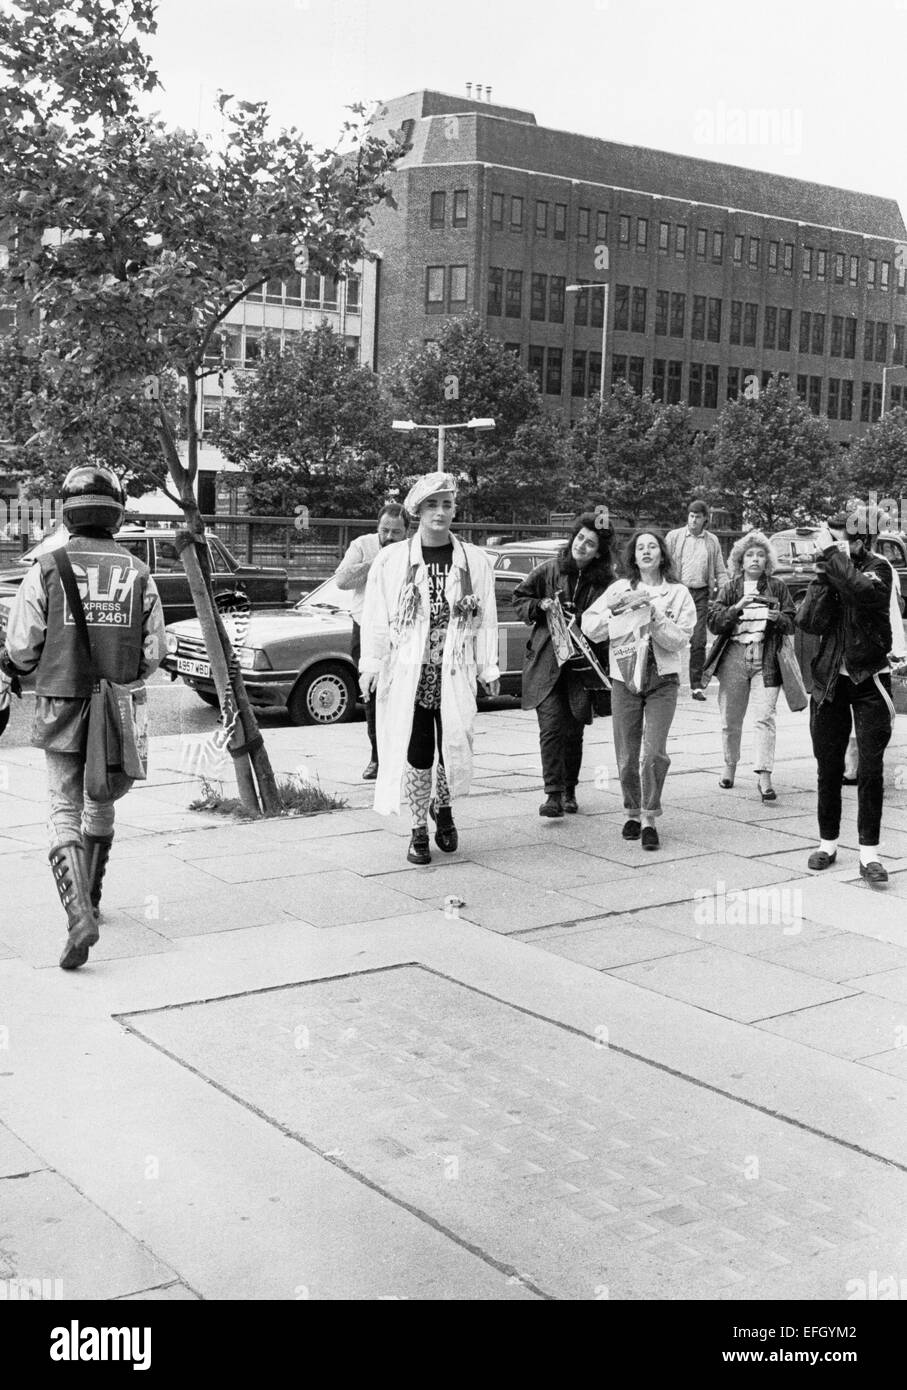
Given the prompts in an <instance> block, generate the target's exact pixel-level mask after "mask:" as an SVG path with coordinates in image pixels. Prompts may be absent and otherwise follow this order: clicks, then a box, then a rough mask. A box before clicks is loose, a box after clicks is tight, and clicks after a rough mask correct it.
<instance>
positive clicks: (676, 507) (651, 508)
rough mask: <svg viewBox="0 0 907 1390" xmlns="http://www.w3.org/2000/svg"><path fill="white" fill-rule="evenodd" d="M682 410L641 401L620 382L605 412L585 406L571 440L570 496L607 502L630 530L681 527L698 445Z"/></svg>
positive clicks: (646, 398)
mask: <svg viewBox="0 0 907 1390" xmlns="http://www.w3.org/2000/svg"><path fill="white" fill-rule="evenodd" d="M690 419H691V412H690V411H689V410H688V409H687V407H686V406H683V405H663V404H661V403H660V402H657V401H655V400H653V398H652V393H651V391H646V392H644V393H643V395H641V396H638V395H637V394H636V392H635V391H634V390H633V388H632V387H631V386H630V385H629V383H628V382H626V381H617V382H616V383H615V385H614V389H613V391H612V394H611V395H610V396H609V397H608V398H607V399H606V400H605V402H604V405H601V403H600V401H599V400H598V398H596V399H594V400H592V401H590V402H589V404H588V405H587V407H586V409H585V410H584V412H583V414H582V415H581V416H580V418H579V419H578V420H577V422H576V425H575V427H574V429H573V435H572V450H573V469H572V486H573V497H574V500H575V503H576V504H577V505H583V504H584V503H587V502H595V503H604V504H606V505H607V507H608V509H609V511H610V513H611V515H612V516H614V517H617V518H619V519H626V520H627V521H628V522H629V523H630V525H633V526H635V525H636V524H637V523H639V522H643V521H652V522H655V523H658V524H660V525H664V526H667V525H672V524H675V525H676V522H677V519H678V518H679V517H680V516H681V514H685V508H686V506H687V503H688V502H689V499H690V490H691V487H693V486H695V481H696V474H697V464H698V460H699V446H698V444H697V442H696V440H695V437H694V435H693V433H692V431H691V428H690Z"/></svg>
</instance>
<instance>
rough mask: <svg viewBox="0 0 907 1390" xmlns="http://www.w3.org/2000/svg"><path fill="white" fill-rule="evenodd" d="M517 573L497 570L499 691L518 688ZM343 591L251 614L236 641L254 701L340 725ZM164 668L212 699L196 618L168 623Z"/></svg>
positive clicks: (348, 686)
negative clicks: (515, 592)
mask: <svg viewBox="0 0 907 1390" xmlns="http://www.w3.org/2000/svg"><path fill="white" fill-rule="evenodd" d="M520 578H521V575H520V574H519V573H517V574H513V575H510V574H501V575H496V576H495V599H496V602H497V610H498V664H499V666H500V668H501V694H502V695H516V696H518V695H519V694H520V691H521V689H522V681H523V657H524V654H525V650H526V642H527V639H528V635H529V630H528V628H527V627H526V626H525V624H523V623H522V622H520V620H519V619H518V618H517V615H516V613H515V611H514V607H513V591H514V589H515V588H516V586H517V584H518V583H519V582H520ZM349 598H350V594H349V591H348V590H343V589H338V588H337V586H336V584H335V583H334V581H333V579H329V580H327V581H326V582H325V583H324V584H321V585H320V586H319V587H318V588H317V589H315V590H314V591H313V592H312V593H311V594H307V595H306V596H305V597H304V598H302V599H300V600H299V602H298V603H297V604H296V606H295V607H294V608H291V609H274V610H269V611H266V612H258V613H253V614H252V617H251V618H250V620H249V625H248V628H247V630H246V633H245V636H244V637H243V640H242V645H239V646H237V647H236V654H237V658H238V660H239V664H240V666H241V667H242V672H243V679H244V681H245V685H246V689H247V691H248V692H249V699H250V700H251V702H252V704H253V705H257V706H258V707H260V708H272V709H285V710H286V712H287V714H288V715H289V717H290V719H291V720H292V722H293V723H294V724H342V723H345V722H346V721H348V720H350V719H352V718H353V715H354V713H355V709H356V702H357V700H358V699H359V694H358V690H359V676H358V672H357V670H356V667H355V665H354V663H353V660H352V658H351V656H350V644H351V640H352V619H351V618H350V615H349V609H348V607H347V605H348V602H349ZM163 667H164V670H166V671H169V672H170V674H171V676H172V677H174V678H176V677H179V678H180V679H182V680H183V681H184V682H185V683H186V685H188V686H189V687H190V688H191V689H192V690H194V691H195V693H196V694H197V695H198V696H199V697H200V698H201V699H202V700H204V701H206V703H207V704H210V705H216V704H217V692H216V690H215V687H214V682H213V680H212V677H211V666H210V663H209V662H208V658H207V654H206V652H205V647H204V642H203V640H202V632H201V627H200V625H199V623H198V620H197V619H196V620H191V621H188V622H179V623H174V624H171V625H170V626H168V628H167V655H166V656H165V658H164V661H163Z"/></svg>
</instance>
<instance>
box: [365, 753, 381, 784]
mask: <svg viewBox="0 0 907 1390" xmlns="http://www.w3.org/2000/svg"><path fill="white" fill-rule="evenodd" d="M377 776H378V764H377V763H376V762H375V759H374V758H372V760H371V762H369V763H368V764H367V766H366V767H365V768H364V769H363V773H362V780H363V782H374V780H375V778H376V777H377Z"/></svg>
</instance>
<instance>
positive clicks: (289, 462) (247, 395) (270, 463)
mask: <svg viewBox="0 0 907 1390" xmlns="http://www.w3.org/2000/svg"><path fill="white" fill-rule="evenodd" d="M389 429H390V419H389V417H388V410H387V406H386V405H385V403H384V401H383V399H382V397H381V394H380V391H379V389H378V379H377V377H376V376H375V375H374V373H373V372H371V371H370V370H369V369H368V368H367V367H360V366H359V365H358V364H357V363H355V362H351V361H350V359H349V357H348V356H347V350H346V346H345V344H344V342H343V339H342V338H340V337H338V336H337V334H336V333H334V332H333V331H332V329H331V328H330V327H329V326H328V325H327V324H322V325H321V326H320V327H318V328H316V329H315V330H314V331H313V332H310V333H302V334H300V335H299V336H298V338H294V339H293V341H292V342H289V341H288V342H287V345H286V347H285V349H284V351H283V352H281V351H280V349H279V345H278V344H277V343H276V342H274V341H273V340H269V339H268V340H266V341H265V344H264V348H263V352H262V357H261V360H260V361H259V363H258V364H257V366H256V367H255V369H254V370H253V371H251V372H249V373H248V374H246V375H244V376H241V377H240V378H239V380H238V383H237V396H236V402H235V408H233V409H231V410H229V411H228V412H227V414H226V415H225V417H224V420H223V422H222V423H221V424H220V426H219V427H217V428H216V429H215V431H214V433H213V435H212V438H213V441H214V443H215V444H217V445H218V446H219V447H220V449H221V450H222V452H223V453H224V454H225V456H226V457H227V458H228V459H230V461H231V462H232V463H238V464H240V465H241V466H242V467H243V468H244V469H245V470H246V472H247V473H248V475H249V503H250V507H251V510H252V511H253V512H259V513H263V514H265V515H267V514H269V513H270V514H271V515H275V514H276V515H280V516H290V515H292V513H293V512H294V511H295V509H296V507H297V506H298V505H300V504H304V505H305V506H307V507H308V509H309V511H310V512H312V513H313V514H314V515H316V516H331V515H335V516H351V515H352V516H359V515H361V514H362V513H363V511H365V512H371V511H373V510H374V509H375V506H376V504H377V505H380V503H381V502H382V501H383V500H384V496H383V493H382V491H381V489H380V486H379V487H376V483H380V479H381V474H382V468H381V465H382V463H383V462H384V460H385V457H386V451H387V448H388V444H389V437H390V436H389Z"/></svg>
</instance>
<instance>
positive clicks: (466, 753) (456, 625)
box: [359, 473, 500, 864]
mask: <svg viewBox="0 0 907 1390" xmlns="http://www.w3.org/2000/svg"><path fill="white" fill-rule="evenodd" d="M404 505H405V507H406V510H407V512H408V513H409V515H410V516H411V517H413V518H415V519H416V520H417V521H418V524H419V530H418V533H417V534H416V535H415V536H414V537H413V538H412V540H410V541H401V542H399V543H398V544H396V545H389V546H387V547H386V548H385V549H384V550H382V551H380V553H379V554H378V556H377V557H376V559H375V562H374V564H373V565H372V567H371V569H370V570H369V576H368V583H367V585H366V591H365V608H364V610H363V614H362V655H361V657H360V661H359V671H360V682H359V684H360V689H361V691H362V695H363V698H365V699H368V698H369V697H370V696H371V695H372V692H374V696H375V702H376V714H377V721H376V722H377V732H378V777H377V780H376V783H375V810H376V811H377V812H378V813H379V814H380V815H399V814H400V801H401V795H403V796H405V799H406V801H407V803H408V805H409V809H410V812H411V814H412V837H411V839H410V843H409V849H408V851H407V856H406V857H407V859H408V860H409V861H410V863H412V864H430V863H431V854H430V852H429V848H428V816H429V814H430V815H431V817H432V820H433V821H434V822H435V826H436V830H435V843H436V844H437V846H438V848H439V849H441V850H443V851H444V852H445V853H447V854H451V853H453V851H454V850H455V849H456V848H457V845H458V835H457V830H456V826H455V825H454V822H453V812H452V810H451V801H452V799H453V797H455V796H461V795H464V794H465V793H466V792H468V791H469V786H470V781H471V778H472V735H473V724H474V721H475V713H476V679H477V678H478V680H479V681H481V683H482V685H483V686H484V687H485V690H486V691H487V692H488V694H489V695H497V694H498V693H499V691H500V672H499V670H498V662H497V652H498V620H497V610H496V607H495V600H494V579H493V576H492V570H491V565H490V564H489V562H488V557H487V556H486V555H485V553H484V551H482V550H480V549H479V548H478V546H475V545H468V544H466V543H464V542H461V541H460V540H458V539H457V537H456V536H453V535H451V531H450V527H451V522H452V521H453V518H454V515H455V512H456V481H455V479H454V478H453V477H452V476H451V474H449V473H428V474H426V475H425V476H424V477H423V478H420V479H419V480H418V482H417V483H416V484H415V485H414V487H412V488H411V490H410V492H409V494H408V496H407V498H406V501H405V503H404ZM433 767H434V768H435V791H434V796H432V768H433Z"/></svg>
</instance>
